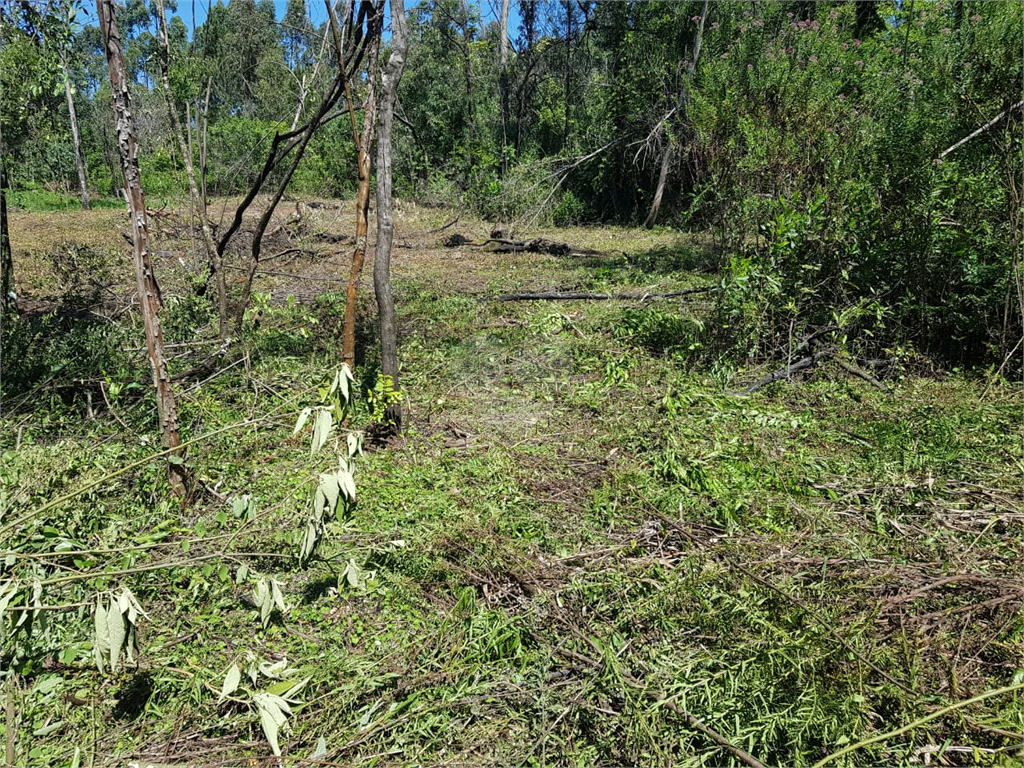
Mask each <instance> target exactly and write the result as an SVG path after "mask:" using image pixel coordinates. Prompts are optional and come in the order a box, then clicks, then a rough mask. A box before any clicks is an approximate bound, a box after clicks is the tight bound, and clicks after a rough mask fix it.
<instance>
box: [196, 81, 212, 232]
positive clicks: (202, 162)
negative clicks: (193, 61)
mask: <svg viewBox="0 0 1024 768" xmlns="http://www.w3.org/2000/svg"><path fill="white" fill-rule="evenodd" d="M212 86H213V76H212V75H211V76H210V77H209V78H208V79H207V80H206V100H205V101H204V102H203V132H202V135H198V134H199V124H198V123H196V134H197V136H198V139H199V193H200V197H199V199H200V201H201V206H200V207H201V209H202V214H203V218H206V145H207V140H208V139H209V135H210V132H209V129H210V88H211V87H212Z"/></svg>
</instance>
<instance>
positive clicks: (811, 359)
mask: <svg viewBox="0 0 1024 768" xmlns="http://www.w3.org/2000/svg"><path fill="white" fill-rule="evenodd" d="M835 353H836V348H835V347H826V348H825V349H823V350H821V351H820V352H815V353H814V354H812V355H808V356H807V357H804V358H801V359H800V360H797V361H796V362H795V363H793V364H792V365H790V366H783V367H782V368H779V370H777V371H773V372H772V373H769V374H768V375H767V376H765V377H763V378H761V379H758V380H757V381H755V382H754V383H753V384H751V385H750V386H749V387H747V388H746V389H744V390H743V391H742V392H740V393H739V394H743V395H750V394H753V393H754V392H757V390H759V389H761V387H765V386H767V385H769V384H771V383H772V382H775V381H781V380H782V379H788V378H789V377H790V376H792V375H793V374H794V373H797V372H798V371H802V370H804V369H805V368H810V367H811V366H812V365H817V363H818V362H820V361H821V360H823V359H827V358H829V357H832V356H833V355H835Z"/></svg>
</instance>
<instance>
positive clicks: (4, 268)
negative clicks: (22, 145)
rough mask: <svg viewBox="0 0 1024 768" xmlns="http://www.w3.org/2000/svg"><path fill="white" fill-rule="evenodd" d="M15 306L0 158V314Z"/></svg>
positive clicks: (3, 167)
mask: <svg viewBox="0 0 1024 768" xmlns="http://www.w3.org/2000/svg"><path fill="white" fill-rule="evenodd" d="M17 308H18V299H17V296H16V295H15V293H14V258H13V256H12V255H11V233H10V230H9V229H8V227H7V168H6V164H5V163H4V161H3V158H0V314H6V313H7V312H13V311H14V310H16V309H17Z"/></svg>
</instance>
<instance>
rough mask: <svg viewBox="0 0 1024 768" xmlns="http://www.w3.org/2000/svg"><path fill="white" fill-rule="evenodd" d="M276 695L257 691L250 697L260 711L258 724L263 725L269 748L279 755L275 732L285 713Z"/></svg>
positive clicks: (279, 727) (279, 750) (282, 722)
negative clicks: (278, 703)
mask: <svg viewBox="0 0 1024 768" xmlns="http://www.w3.org/2000/svg"><path fill="white" fill-rule="evenodd" d="M276 698H277V697H276V696H273V695H271V694H269V693H257V694H256V695H255V696H253V697H252V701H253V704H255V705H256V708H257V709H258V710H259V713H260V725H262V726H263V734H264V735H265V736H266V737H267V741H268V742H270V748H271V749H272V750H273V751H274V754H275V755H278V756H280V754H281V747H280V746H279V745H278V743H277V734H278V732H279V731H280V729H281V726H282V725H284V723H285V720H286V718H285V714H284V713H283V712H282V711H281V708H280V707H279V706H278V705H277V702H276V701H275V699H276Z"/></svg>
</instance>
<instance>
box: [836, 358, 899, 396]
mask: <svg viewBox="0 0 1024 768" xmlns="http://www.w3.org/2000/svg"><path fill="white" fill-rule="evenodd" d="M836 362H837V363H839V367H840V368H842V369H843V370H844V371H846V372H847V373H852V374H853V375H854V376H857V377H858V378H861V379H864V381H866V382H867V383H868V384H870V385H871V386H873V387H875V388H876V389H880V390H881V391H882V392H888V391H889V388H888V387H887V386H885V384H883V383H882V382H880V381H879V380H878V379H876V378H875V377H874V376H872V375H871V374H870V373H868V372H867V371H865V370H864V369H863V368H861V367H860V366H857V365H854V364H853V363H848V362H846V361H845V360H837V361H836Z"/></svg>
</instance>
